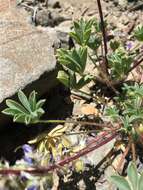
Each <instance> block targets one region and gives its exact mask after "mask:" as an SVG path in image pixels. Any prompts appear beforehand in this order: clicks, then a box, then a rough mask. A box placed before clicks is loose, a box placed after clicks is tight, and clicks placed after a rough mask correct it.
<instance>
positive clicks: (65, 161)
mask: <svg viewBox="0 0 143 190" xmlns="http://www.w3.org/2000/svg"><path fill="white" fill-rule="evenodd" d="M116 136H117V133H113V134H110V133H108V134H107V137H106V138H101V139H100V140H101V142H99V143H97V142H98V140H99V137H97V138H95V139H94V143H95V144H93V142H92V144H91V143H89V146H87V147H86V148H83V149H82V150H80V151H79V152H78V153H76V154H75V155H72V156H69V157H67V158H65V159H63V160H60V161H59V162H58V163H56V164H53V165H50V166H48V167H44V168H31V169H0V174H1V175H10V174H12V175H20V174H21V172H27V173H29V174H37V175H44V174H47V173H48V172H50V171H53V170H54V169H57V168H59V166H60V167H62V166H64V165H66V164H68V163H70V162H72V161H74V160H76V159H78V158H80V157H81V156H84V155H86V154H88V153H90V152H92V151H93V150H95V149H97V148H99V147H101V146H103V145H105V144H106V143H108V142H110V141H111V140H112V139H114V138H115V137H116ZM91 145H92V146H91Z"/></svg>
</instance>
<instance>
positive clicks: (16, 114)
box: [2, 90, 45, 125]
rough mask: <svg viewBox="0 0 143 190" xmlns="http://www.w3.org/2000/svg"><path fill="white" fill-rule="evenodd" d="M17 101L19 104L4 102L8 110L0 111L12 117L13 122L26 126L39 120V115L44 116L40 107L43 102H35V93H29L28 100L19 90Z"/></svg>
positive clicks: (9, 101)
mask: <svg viewBox="0 0 143 190" xmlns="http://www.w3.org/2000/svg"><path fill="white" fill-rule="evenodd" d="M18 99H19V101H20V103H18V102H16V101H14V100H11V99H8V100H6V105H7V106H8V108H6V109H5V110H3V111H2V113H4V114H6V115H10V116H13V121H14V122H20V123H25V124H26V125H28V124H30V123H35V122H36V121H37V120H39V118H40V117H41V115H42V114H44V110H43V109H42V106H43V104H44V102H45V100H39V101H38V102H36V92H35V91H33V92H31V94H30V95H29V99H28V98H27V97H26V96H25V94H24V93H23V92H22V91H21V90H20V91H19V92H18Z"/></svg>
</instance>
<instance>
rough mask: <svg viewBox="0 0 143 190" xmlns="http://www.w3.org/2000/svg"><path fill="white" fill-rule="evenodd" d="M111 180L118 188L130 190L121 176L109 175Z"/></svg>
mask: <svg viewBox="0 0 143 190" xmlns="http://www.w3.org/2000/svg"><path fill="white" fill-rule="evenodd" d="M110 179H111V182H113V183H114V184H115V185H116V186H117V187H118V188H119V190H132V189H131V187H130V185H129V183H128V181H127V180H126V179H125V178H124V177H122V176H118V175H115V176H111V178H110Z"/></svg>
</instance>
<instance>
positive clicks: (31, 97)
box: [29, 91, 36, 111]
mask: <svg viewBox="0 0 143 190" xmlns="http://www.w3.org/2000/svg"><path fill="white" fill-rule="evenodd" d="M29 103H30V107H31V110H32V111H33V110H35V109H36V92H35V91H32V92H31V93H30V95H29Z"/></svg>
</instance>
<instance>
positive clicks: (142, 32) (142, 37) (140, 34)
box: [134, 26, 143, 41]
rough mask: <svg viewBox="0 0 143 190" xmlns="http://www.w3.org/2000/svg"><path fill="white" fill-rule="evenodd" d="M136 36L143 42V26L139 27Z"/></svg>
mask: <svg viewBox="0 0 143 190" xmlns="http://www.w3.org/2000/svg"><path fill="white" fill-rule="evenodd" d="M134 36H135V38H136V39H137V40H139V41H143V26H138V28H137V29H136V30H135V32H134Z"/></svg>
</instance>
